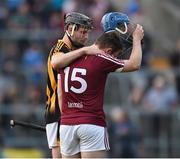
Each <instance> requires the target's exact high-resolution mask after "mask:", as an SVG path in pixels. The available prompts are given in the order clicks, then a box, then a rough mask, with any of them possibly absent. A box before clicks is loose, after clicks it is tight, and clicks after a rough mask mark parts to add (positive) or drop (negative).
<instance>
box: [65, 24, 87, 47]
mask: <svg viewBox="0 0 180 159" xmlns="http://www.w3.org/2000/svg"><path fill="white" fill-rule="evenodd" d="M75 27H76V25H75V24H74V25H73V28H72V31H71V34H69V32H68V31H67V30H66V34H67V36H68V38H69V40H70V41H71V43H72V45H73V47H75V48H77V49H78V48H81V47H83V46H84V45H83V44H80V43H78V42H76V40H75V39H74V38H73V34H74V30H75Z"/></svg>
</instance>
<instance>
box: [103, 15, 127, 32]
mask: <svg viewBox="0 0 180 159" xmlns="http://www.w3.org/2000/svg"><path fill="white" fill-rule="evenodd" d="M128 23H129V17H128V16H127V15H126V14H123V13H120V12H110V13H106V14H105V15H104V16H103V17H102V19H101V25H102V28H103V31H104V32H108V31H113V30H117V28H118V26H119V25H120V24H123V25H124V26H125V30H124V31H123V32H124V33H126V32H127V24H128ZM120 32H121V30H120ZM123 32H122V33H123Z"/></svg>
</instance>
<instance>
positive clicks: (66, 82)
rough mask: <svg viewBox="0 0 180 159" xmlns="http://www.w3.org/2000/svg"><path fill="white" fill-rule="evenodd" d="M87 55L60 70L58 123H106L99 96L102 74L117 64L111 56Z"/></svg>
mask: <svg viewBox="0 0 180 159" xmlns="http://www.w3.org/2000/svg"><path fill="white" fill-rule="evenodd" d="M106 58H108V56H107V57H105V58H102V57H101V56H96V55H90V56H84V57H82V58H79V59H78V60H77V61H75V62H74V63H72V64H71V65H69V67H66V68H65V69H63V70H61V82H62V90H63V94H62V116H61V124H62V125H76V124H95V125H100V126H106V123H105V115H104V112H103V97H104V88H105V82H106V77H107V75H108V73H109V72H112V71H113V70H115V69H116V68H117V64H114V63H113V62H112V61H111V60H109V59H110V58H109V59H108V60H107V59H106Z"/></svg>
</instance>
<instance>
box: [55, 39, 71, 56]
mask: <svg viewBox="0 0 180 159" xmlns="http://www.w3.org/2000/svg"><path fill="white" fill-rule="evenodd" d="M69 50H70V49H69V48H68V46H67V45H66V43H65V42H64V41H63V40H61V39H59V40H58V41H57V43H56V44H55V45H54V49H53V53H58V52H64V53H66V52H67V51H69Z"/></svg>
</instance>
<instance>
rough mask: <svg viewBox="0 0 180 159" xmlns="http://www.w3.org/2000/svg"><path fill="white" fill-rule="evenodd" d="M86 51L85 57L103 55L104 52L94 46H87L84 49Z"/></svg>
mask: <svg viewBox="0 0 180 159" xmlns="http://www.w3.org/2000/svg"><path fill="white" fill-rule="evenodd" d="M85 49H86V54H87V55H96V54H103V53H104V51H103V50H100V49H99V47H98V46H97V45H95V44H93V45H91V46H87V47H85Z"/></svg>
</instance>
